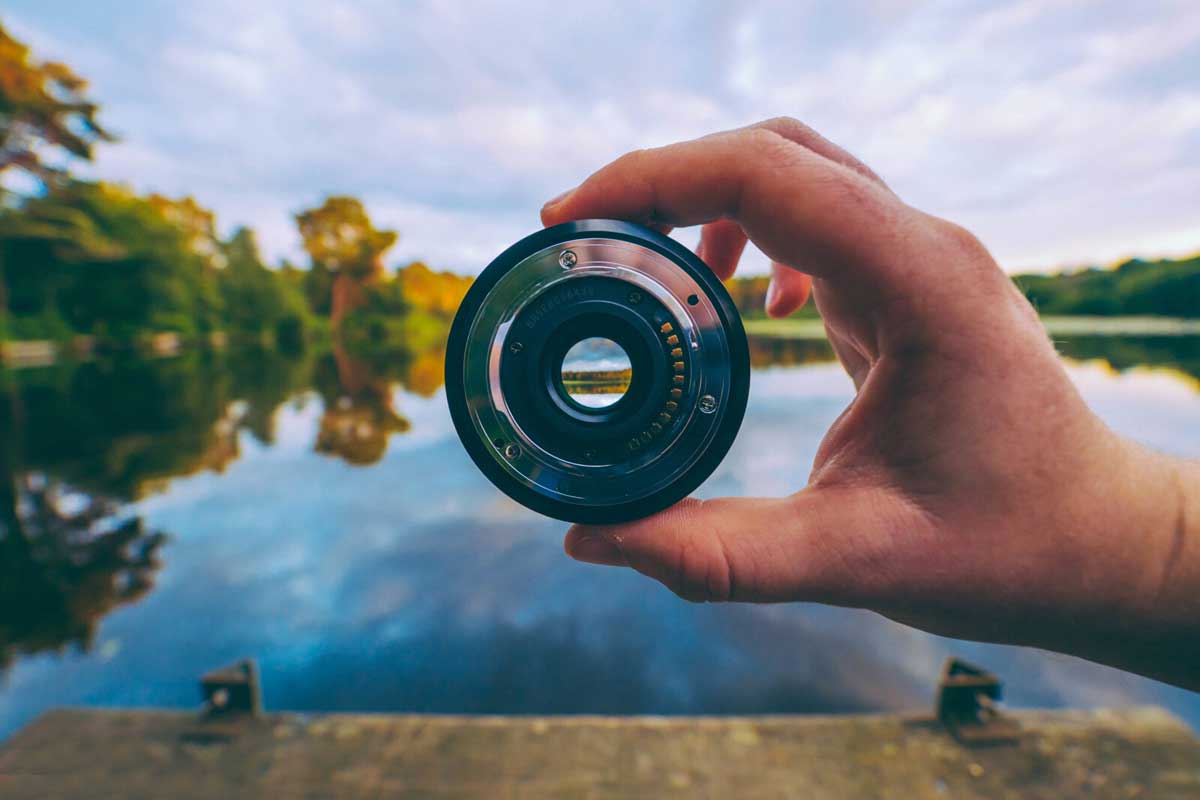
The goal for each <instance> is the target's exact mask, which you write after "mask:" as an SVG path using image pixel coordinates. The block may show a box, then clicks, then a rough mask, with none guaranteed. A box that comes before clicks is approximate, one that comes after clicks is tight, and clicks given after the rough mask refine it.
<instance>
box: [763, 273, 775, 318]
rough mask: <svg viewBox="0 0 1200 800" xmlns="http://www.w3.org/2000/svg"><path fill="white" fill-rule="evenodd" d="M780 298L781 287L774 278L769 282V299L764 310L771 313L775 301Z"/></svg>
mask: <svg viewBox="0 0 1200 800" xmlns="http://www.w3.org/2000/svg"><path fill="white" fill-rule="evenodd" d="M778 299H779V287H778V286H777V285H776V284H775V281H773V280H772V281H771V282H770V283H768V284H767V299H766V302H764V303H763V311H766V312H767V313H768V314H770V313H771V307H772V306H774V305H775V301H776V300H778Z"/></svg>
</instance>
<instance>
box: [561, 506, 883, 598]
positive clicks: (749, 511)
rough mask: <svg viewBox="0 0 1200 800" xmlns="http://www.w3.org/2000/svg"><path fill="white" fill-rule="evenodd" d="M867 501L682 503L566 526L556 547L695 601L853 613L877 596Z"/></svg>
mask: <svg viewBox="0 0 1200 800" xmlns="http://www.w3.org/2000/svg"><path fill="white" fill-rule="evenodd" d="M871 494H874V492H873V491H872V490H868V489H816V488H810V489H806V490H804V491H802V492H799V493H798V494H795V495H792V496H790V497H784V498H770V499H766V498H722V499H719V500H696V499H690V498H689V499H687V500H684V501H682V502H680V503H678V504H676V505H674V506H672V507H671V508H669V509H667V510H666V511H662V512H659V513H658V514H655V515H654V516H651V517H647V518H645V519H641V520H637V521H635V522H629V523H625V524H623V525H604V526H596V525H590V526H583V525H575V526H572V528H571V529H570V530H569V531H568V532H567V538H566V541H565V542H564V547H565V549H566V551H567V555H569V556H571V557H572V558H574V559H577V560H579V561H586V562H589V563H593V564H606V565H610V566H628V567H632V568H633V569H635V570H637V571H638V572H641V573H642V574H644V575H648V576H649V577H651V578H654V579H655V580H657V581H659V582H661V583H662V584H664V585H665V586H666V587H667V588H668V589H670V590H671V591H673V592H675V593H676V594H678V595H679V596H680V597H682V598H684V599H685V600H692V601H695V602H721V601H726V600H741V601H755V602H777V601H785V600H818V601H822V602H834V603H843V604H847V605H857V604H858V602H859V599H860V598H861V597H863V596H864V594H865V593H868V592H870V593H874V590H875V589H876V588H877V587H876V583H877V582H878V579H877V578H876V577H875V576H874V575H873V573H874V572H876V571H877V570H873V569H871V568H870V567H871V565H879V564H881V563H885V562H886V559H883V558H881V557H880V554H878V553H877V552H875V551H876V550H877V549H878V547H879V544H880V543H882V542H886V541H888V539H889V538H890V537H887V536H878V535H875V533H876V532H877V529H878V523H879V521H880V520H879V516H880V515H879V514H877V513H875V511H873V509H875V508H878V506H879V503H878V502H877V500H876V501H875V502H872V499H871V498H870V497H867V496H866V495H871ZM873 543H874V544H873ZM880 577H881V578H882V577H883V576H880Z"/></svg>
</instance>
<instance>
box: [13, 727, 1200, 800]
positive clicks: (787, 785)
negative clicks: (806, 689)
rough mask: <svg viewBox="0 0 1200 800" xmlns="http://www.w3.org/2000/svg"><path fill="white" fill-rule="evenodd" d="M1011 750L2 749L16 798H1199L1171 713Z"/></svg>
mask: <svg viewBox="0 0 1200 800" xmlns="http://www.w3.org/2000/svg"><path fill="white" fill-rule="evenodd" d="M1013 716H1014V718H1015V719H1016V720H1017V721H1018V723H1019V725H1020V728H1021V734H1020V738H1019V741H1018V742H1017V743H1016V744H1012V745H1001V746H994V747H988V748H978V749H972V748H966V747H963V746H962V745H959V744H957V743H956V742H954V741H953V740H952V739H950V738H949V737H948V736H947V735H946V734H945V733H944V732H943V731H942V730H941V729H940V728H939V727H938V726H937V725H936V724H934V723H933V722H932V721H931V720H927V719H918V718H914V717H900V716H848V717H807V716H778V717H724V718H713V717H708V718H696V717H668V718H654V717H456V716H435V715H396V716H389V715H320V716H305V715H299V714H268V715H266V716H264V717H262V718H260V719H250V718H246V719H244V720H242V721H235V722H204V721H201V720H200V718H199V717H197V716H195V715H192V714H188V713H183V712H164V711H103V710H59V711H52V712H50V713H48V714H46V715H44V716H42V717H41V718H39V719H38V720H36V721H35V722H33V723H32V724H31V725H29V726H28V727H27V728H25V729H24V730H23V731H21V732H19V733H18V734H17V735H16V736H14V737H13V738H12V739H11V740H10V741H9V742H8V743H7V744H6V745H5V746H4V747H3V748H2V749H0V797H4V798H6V800H19V799H21V798H51V797H53V798H77V797H78V798H102V797H122V798H150V797H170V798H211V797H221V798H233V797H270V798H291V797H305V798H324V797H331V798H332V797H338V798H342V797H488V798H506V797H521V798H550V797H554V798H559V797H581V798H582V797H589V798H590V797H621V798H660V797H689V798H690V797H721V798H734V797H736V798H739V799H741V798H745V799H746V800H754V799H755V798H783V797H804V798H811V800H844V799H845V798H863V797H879V798H904V800H922V798H966V799H968V800H969V799H971V798H999V797H1006V798H1007V797H1022V798H1069V797H1076V796H1087V797H1089V798H1122V799H1123V800H1129V798H1155V800H1174V799H1175V798H1180V799H1181V800H1182V798H1192V799H1194V798H1196V797H1200V743H1198V742H1197V740H1196V738H1195V737H1194V736H1193V735H1192V733H1191V731H1190V730H1189V729H1188V728H1187V726H1186V725H1184V724H1183V723H1181V722H1180V721H1179V720H1177V719H1176V718H1174V717H1172V716H1171V715H1169V714H1167V713H1166V712H1165V711H1162V710H1160V709H1153V708H1150V709H1129V710H1121V711H1093V712H1080V711H1071V712H1021V713H1016V714H1013Z"/></svg>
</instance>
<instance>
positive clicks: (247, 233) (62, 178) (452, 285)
mask: <svg viewBox="0 0 1200 800" xmlns="http://www.w3.org/2000/svg"><path fill="white" fill-rule="evenodd" d="M98 113H99V108H98V106H97V105H96V104H95V103H94V102H92V101H91V100H89V99H88V97H87V83H86V81H85V80H83V79H82V78H81V77H79V76H78V75H76V74H75V73H74V72H73V71H72V70H71V69H70V68H69V67H67V66H66V65H64V64H59V63H55V62H41V61H38V60H36V59H35V58H34V57H33V55H32V54H31V53H30V50H29V48H28V47H27V46H26V45H25V44H23V43H21V42H19V41H17V40H16V39H15V38H13V37H12V36H11V35H10V34H9V33H8V32H7V31H6V30H5V29H4V28H3V27H2V26H0V340H4V339H10V340H21V339H54V340H66V339H71V338H73V337H77V336H90V337H95V338H96V339H97V340H99V341H101V342H103V343H112V344H123V343H131V342H134V341H136V340H138V339H139V338H141V337H145V336H147V335H154V334H158V333H164V332H166V333H174V334H177V335H178V336H179V337H181V338H183V339H185V340H194V341H213V340H214V337H232V338H235V339H237V340H239V341H246V342H252V343H258V344H262V345H269V346H278V347H282V348H295V347H299V346H303V344H304V343H305V342H306V341H308V340H310V339H312V338H314V337H320V336H323V335H327V334H328V333H329V331H331V330H339V329H341V328H342V327H345V328H347V330H349V331H351V332H353V331H358V332H360V333H361V332H363V331H369V332H373V333H377V334H379V333H382V334H383V335H390V334H396V333H403V332H404V331H399V332H397V331H396V330H394V327H395V320H398V319H401V318H412V319H411V320H410V323H411V322H414V321H415V322H416V324H417V327H418V328H420V329H422V330H423V331H424V333H425V335H431V334H430V331H431V330H433V329H438V330H440V329H444V328H445V318H446V317H447V316H448V315H449V314H452V313H453V309H454V308H455V307H456V306H457V304H458V302H459V301H460V300H461V298H462V296H463V294H465V292H466V287H467V286H468V285H469V283H470V280H469V279H467V278H464V277H462V276H458V275H454V274H452V273H446V272H435V271H434V270H431V269H430V268H429V267H428V266H426V265H425V264H422V263H420V262H414V263H412V264H409V265H408V266H406V267H404V268H403V269H400V270H397V271H395V272H393V273H389V272H388V271H387V270H385V268H384V263H383V257H384V255H385V253H386V252H387V250H388V249H389V248H391V247H392V245H394V244H395V243H396V241H397V239H398V235H397V234H396V232H395V231H390V230H380V229H378V228H376V227H375V225H374V224H373V223H372V221H371V219H370V217H369V215H368V214H367V211H366V209H365V208H364V206H363V204H362V202H361V201H360V200H358V199H356V198H353V197H347V196H332V197H327V198H325V200H324V201H323V202H322V203H321V204H320V205H318V206H315V207H313V208H309V209H305V210H302V211H300V212H299V213H297V214H296V215H295V221H296V228H297V233H298V235H299V237H300V239H301V241H302V244H303V248H304V250H305V252H306V254H307V256H308V259H309V263H308V264H307V265H306V267H307V268H303V269H302V268H299V267H297V266H296V265H293V264H290V263H288V262H286V261H285V262H282V263H280V264H278V265H274V266H268V265H267V264H266V263H265V262H264V260H263V258H262V255H261V253H260V251H259V247H258V242H257V239H256V237H255V233H254V231H253V230H252V229H250V228H247V227H241V228H238V229H236V230H235V231H234V232H233V234H232V235H231V236H229V237H228V238H222V237H221V236H220V235H219V233H218V230H217V226H216V221H215V217H214V214H213V212H212V211H211V210H209V209H207V208H204V207H203V206H202V205H201V204H200V203H199V202H198V201H197V200H196V199H195V198H193V197H183V198H170V197H166V196H163V195H160V194H149V195H142V194H139V193H137V192H135V191H133V190H132V189H130V188H129V187H127V186H124V185H121V184H117V183H111V182H106V181H89V180H83V179H81V178H78V177H76V176H74V175H72V174H71V171H70V167H71V165H72V163H73V162H79V161H89V160H91V159H92V157H93V155H94V151H95V148H96V146H97V145H99V144H101V143H104V142H110V141H114V139H115V137H114V135H113V134H112V133H111V132H110V131H108V130H107V129H106V128H104V127H103V126H102V125H101V124H100V122H99V121H98V119H97V116H98ZM410 327H412V325H411V324H410ZM418 332H420V331H418Z"/></svg>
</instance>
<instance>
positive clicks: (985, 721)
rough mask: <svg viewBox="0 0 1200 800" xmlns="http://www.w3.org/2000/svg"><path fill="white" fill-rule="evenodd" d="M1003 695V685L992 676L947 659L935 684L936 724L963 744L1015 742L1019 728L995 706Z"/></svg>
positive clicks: (954, 659)
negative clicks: (936, 685)
mask: <svg viewBox="0 0 1200 800" xmlns="http://www.w3.org/2000/svg"><path fill="white" fill-rule="evenodd" d="M1003 694H1004V684H1003V683H1001V682H1000V679H999V678H997V677H996V676H995V675H993V674H992V673H990V672H988V671H987V670H985V669H983V668H982V667H977V666H975V665H974V664H969V663H967V662H966V661H963V660H961V659H958V658H953V657H951V658H948V659H946V663H945V665H944V666H943V667H942V677H941V679H940V680H939V681H938V695H937V718H938V721H939V722H941V723H942V725H944V726H945V727H946V730H947V731H948V732H949V733H950V735H951V736H953V737H954V738H955V739H957V740H958V741H959V742H960V743H962V744H965V745H986V744H1004V743H1008V742H1015V741H1016V740H1017V739H1018V737H1019V736H1020V732H1021V731H1020V727H1019V726H1018V725H1017V723H1016V721H1015V720H1013V719H1011V718H1009V717H1007V716H1005V715H1004V714H1002V713H1001V712H1000V710H999V708H998V706H997V703H999V701H1000V699H1001V697H1002V696H1003Z"/></svg>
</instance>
